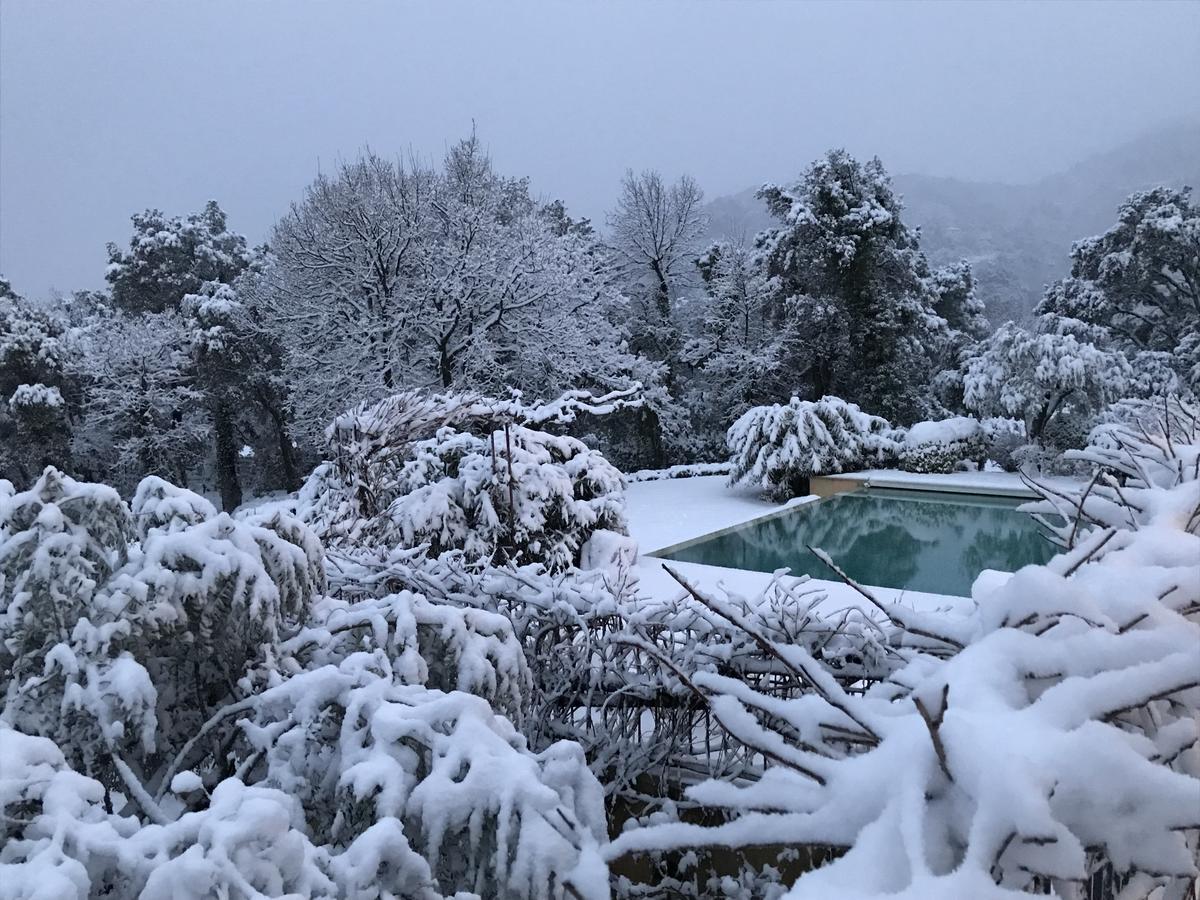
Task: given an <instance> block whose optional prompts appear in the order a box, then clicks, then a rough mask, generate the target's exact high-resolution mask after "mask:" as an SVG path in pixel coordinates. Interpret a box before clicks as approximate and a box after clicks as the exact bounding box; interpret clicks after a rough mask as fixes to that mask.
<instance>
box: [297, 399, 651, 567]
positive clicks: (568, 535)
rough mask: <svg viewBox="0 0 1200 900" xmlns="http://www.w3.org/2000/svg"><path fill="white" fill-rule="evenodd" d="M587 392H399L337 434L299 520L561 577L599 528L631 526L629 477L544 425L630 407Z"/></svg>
mask: <svg viewBox="0 0 1200 900" xmlns="http://www.w3.org/2000/svg"><path fill="white" fill-rule="evenodd" d="M632 395H633V392H631V391H624V392H616V393H613V394H608V395H605V396H604V397H599V398H596V397H592V396H591V395H590V394H587V393H585V392H572V393H570V394H565V395H563V396H562V397H560V398H559V399H558V400H556V401H554V402H552V403H548V404H543V405H539V406H529V405H526V404H523V403H521V402H520V399H519V398H514V399H512V400H489V399H486V398H480V397H477V396H472V395H436V396H426V395H421V394H416V393H409V394H398V395H396V396H394V397H391V398H388V399H387V400H384V401H382V402H381V403H378V404H375V405H373V406H369V407H362V408H357V409H355V410H352V411H351V412H349V413H347V414H346V415H344V416H342V417H339V419H337V420H336V421H335V422H334V423H333V425H332V426H331V427H330V430H329V439H330V451H331V456H332V457H333V462H332V463H327V464H325V465H323V466H321V467H319V468H318V469H317V470H316V471H315V472H314V473H313V475H312V476H311V477H310V479H309V481H308V482H307V483H306V484H305V486H304V487H303V488H302V489H301V491H300V495H299V500H298V508H299V511H300V514H301V516H302V517H303V518H304V519H305V521H306V522H308V523H310V524H311V525H312V526H313V527H314V528H315V529H316V530H317V532H318V533H319V534H321V535H322V536H323V537H324V538H325V539H326V540H327V541H330V542H333V543H345V544H352V543H356V542H357V543H362V542H365V543H368V544H372V545H377V546H385V547H395V546H397V545H400V546H405V547H413V546H418V545H421V544H424V545H427V547H428V548H429V550H430V552H431V553H432V554H434V555H438V554H440V553H442V552H444V551H447V550H451V549H461V550H464V551H465V552H466V553H467V555H468V557H470V558H471V559H473V560H475V561H478V562H481V563H483V562H499V561H504V560H513V561H517V562H520V563H528V562H540V563H544V564H545V565H547V566H548V567H550V568H551V569H554V570H562V569H564V568H566V567H568V566H572V565H575V564H577V563H578V562H579V551H580V548H581V547H582V546H583V544H584V543H585V542H586V541H587V539H588V537H589V536H590V535H591V534H592V533H593V532H594V531H596V530H597V529H604V530H610V531H617V532H620V533H624V532H625V530H626V525H625V517H624V482H623V480H622V478H621V474H620V472H618V471H617V470H616V469H615V468H614V467H613V466H611V465H610V464H609V463H608V462H607V461H606V460H605V459H604V457H603V456H602V455H600V454H599V453H597V452H596V451H594V450H591V449H589V448H588V447H587V446H586V445H585V444H583V443H582V442H581V441H579V440H577V439H575V438H572V437H568V436H563V435H554V434H550V433H548V432H546V431H543V430H540V426H543V425H550V424H552V423H563V424H565V423H569V422H571V421H572V420H573V419H574V417H575V415H576V414H577V413H578V412H588V413H590V414H594V415H599V414H604V413H606V412H610V411H611V410H612V409H615V408H617V407H619V406H622V405H628V404H629V403H633V402H636V401H635V400H631V399H630V398H631V397H632Z"/></svg>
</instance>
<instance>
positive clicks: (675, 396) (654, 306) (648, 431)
mask: <svg viewBox="0 0 1200 900" xmlns="http://www.w3.org/2000/svg"><path fill="white" fill-rule="evenodd" d="M703 200H704V192H703V191H702V190H701V189H700V186H699V185H698V184H697V183H696V181H695V180H694V179H693V178H691V176H689V175H682V176H680V178H679V179H678V180H677V181H675V182H673V183H667V181H666V180H664V178H663V177H662V175H661V174H659V173H658V172H655V171H653V170H649V171H645V172H642V173H640V174H637V173H635V172H633V170H629V171H627V172H626V173H625V177H624V178H623V179H622V180H621V189H620V194H619V195H618V197H617V203H616V206H615V207H614V208H613V210H612V211H611V212H610V213H609V215H608V225H609V231H610V242H611V244H612V247H613V250H614V251H615V253H616V255H617V257H618V259H619V260H620V263H621V269H622V275H623V283H624V285H625V289H626V292H627V293H628V294H629V296H630V299H631V301H632V309H631V314H630V316H629V318H628V321H627V322H626V332H627V333H628V335H629V339H630V346H631V347H632V348H633V350H634V351H635V352H636V353H638V354H639V355H642V356H645V357H646V358H647V359H649V360H650V361H652V362H654V363H657V364H659V365H660V366H661V388H659V389H658V390H655V388H658V387H659V386H658V384H657V383H656V382H657V379H656V380H655V381H651V380H649V379H645V378H643V382H644V383H645V385H646V387H647V389H648V390H647V395H646V397H647V403H646V405H645V406H644V407H643V408H642V409H641V410H640V411H639V422H638V426H639V428H638V431H639V438H640V441H641V442H642V443H643V444H645V445H646V448H647V451H648V458H649V460H650V464H651V465H655V466H662V465H664V464H665V462H666V460H667V456H668V450H669V447H668V445H676V446H678V445H680V444H683V443H685V441H686V439H685V438H684V436H683V434H682V431H683V428H684V427H685V426H684V425H683V419H684V412H683V410H682V408H681V407H680V404H679V397H680V394H681V392H682V385H680V383H679V381H680V375H681V362H682V360H681V358H680V353H681V351H682V350H683V344H684V340H685V336H686V334H687V325H686V323H685V322H683V321H682V319H681V311H680V308H679V307H680V301H681V299H682V295H683V294H685V293H686V291H687V290H688V288H689V287H690V286H691V285H692V283H693V282H694V281H695V274H696V271H695V261H696V257H697V256H698V255H699V251H700V236H701V234H702V233H703V231H704V228H705V226H706V224H707V223H706V220H705V217H704V212H703V209H702V207H701V203H702V202H703Z"/></svg>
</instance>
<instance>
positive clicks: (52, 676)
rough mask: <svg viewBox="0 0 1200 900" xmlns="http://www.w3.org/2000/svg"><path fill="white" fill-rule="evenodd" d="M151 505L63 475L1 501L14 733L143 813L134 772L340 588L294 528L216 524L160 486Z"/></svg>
mask: <svg viewBox="0 0 1200 900" xmlns="http://www.w3.org/2000/svg"><path fill="white" fill-rule="evenodd" d="M135 508H136V509H137V513H138V514H137V516H136V517H135V516H133V515H132V514H131V512H130V510H129V508H128V507H126V505H125V504H124V502H123V501H122V500H121V499H120V497H119V496H118V495H117V493H116V492H115V491H113V490H112V489H111V488H108V487H106V486H104V485H96V484H84V483H80V482H76V481H74V480H73V479H70V478H68V477H67V476H64V475H62V474H61V473H59V472H57V471H56V470H54V469H47V470H46V471H45V472H44V473H43V475H42V477H41V478H40V479H39V480H38V481H37V483H36V484H35V485H34V486H33V487H32V488H31V489H30V490H28V491H25V492H22V493H18V494H14V495H12V496H11V497H8V498H6V499H4V500H2V501H0V647H2V649H0V663H3V669H2V671H0V688H2V689H4V691H5V693H6V695H7V696H6V701H5V709H4V717H5V719H6V720H8V721H9V722H11V723H13V724H15V725H16V726H18V727H20V728H22V729H23V730H25V731H28V732H30V733H34V734H43V735H46V736H49V737H52V738H54V739H55V740H56V741H58V742H59V743H60V745H61V746H63V747H64V748H65V749H67V750H68V751H69V752H68V756H69V758H70V759H71V761H72V764H73V765H77V766H80V767H82V768H83V769H84V770H86V771H87V772H88V773H89V774H92V775H95V776H97V777H100V778H101V779H102V780H104V781H105V783H106V785H107V786H116V785H118V784H119V785H121V789H122V790H123V791H124V792H125V793H126V794H127V796H129V797H130V798H131V799H133V800H135V801H136V800H139V797H138V794H139V790H137V789H134V788H133V787H132V785H133V783H134V782H135V781H136V775H135V772H134V768H136V766H137V765H138V764H141V765H145V766H148V767H153V766H155V765H157V764H158V763H160V762H161V761H162V759H163V755H164V754H167V753H171V752H174V750H176V749H178V747H179V746H180V745H181V744H183V743H184V742H185V741H186V740H187V739H188V737H189V736H190V733H191V730H192V729H194V728H196V727H198V726H199V725H200V723H201V722H203V720H204V719H205V718H206V717H207V715H208V713H209V710H210V708H211V707H213V706H216V705H219V704H220V703H221V702H222V701H223V700H224V699H225V698H226V697H228V695H229V693H230V691H231V690H233V689H234V685H235V682H236V681H237V680H238V679H239V678H240V677H242V676H243V675H245V674H246V673H247V672H248V671H249V670H250V669H251V668H252V667H254V666H255V665H258V664H260V663H262V662H264V661H267V660H270V659H271V658H272V657H273V655H274V653H275V648H276V646H277V645H278V644H279V642H280V640H281V634H282V632H283V631H284V630H285V628H288V627H291V625H290V623H295V622H297V621H300V620H301V619H303V618H304V617H305V616H306V615H307V610H308V606H309V603H310V601H311V598H312V595H313V593H314V592H315V591H317V590H319V589H320V588H321V587H322V586H323V584H324V575H323V572H322V571H321V570H322V568H323V564H322V562H321V557H320V549H319V546H318V547H316V548H315V550H314V548H313V545H312V543H311V541H312V538H311V535H310V536H309V539H308V543H307V551H306V549H305V547H304V546H300V545H304V544H305V543H306V542H305V540H304V539H303V538H302V536H301V532H303V530H304V529H303V526H302V525H300V524H299V523H298V522H295V521H294V520H291V521H289V522H285V521H284V520H283V519H282V518H281V517H280V518H278V519H277V520H276V521H275V522H274V523H273V524H274V525H275V528H276V529H278V530H272V528H271V527H265V525H253V524H249V523H244V522H238V521H235V520H233V519H231V518H229V517H228V516H226V515H224V514H220V515H214V514H213V513H214V511H213V510H212V507H211V505H210V504H208V503H207V502H206V501H204V500H203V499H202V498H200V497H198V496H196V495H194V494H191V493H190V492H188V491H183V490H181V489H178V488H175V487H173V486H171V485H168V484H166V483H165V482H161V481H160V480H159V479H151V480H150V481H149V482H148V483H147V484H144V485H141V486H140V487H139V490H138V492H137V494H136V495H135ZM270 524H272V523H266V525H270ZM135 527H136V529H137V530H138V532H140V533H141V534H142V536H143V540H142V541H141V542H140V543H136V542H133V540H132V539H133V537H134V533H135ZM297 542H298V543H299V544H300V545H298V543H297ZM314 552H315V554H316V558H315V560H314V559H313V558H312V556H311V554H312V553H314ZM210 749H215V748H210Z"/></svg>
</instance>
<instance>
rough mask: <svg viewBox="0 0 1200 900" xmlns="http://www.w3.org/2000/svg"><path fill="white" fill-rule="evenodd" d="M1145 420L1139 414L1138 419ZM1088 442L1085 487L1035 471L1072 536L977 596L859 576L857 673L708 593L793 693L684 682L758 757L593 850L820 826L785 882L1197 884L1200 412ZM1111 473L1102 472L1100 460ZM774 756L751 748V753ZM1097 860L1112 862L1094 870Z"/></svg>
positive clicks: (1154, 890)
mask: <svg viewBox="0 0 1200 900" xmlns="http://www.w3.org/2000/svg"><path fill="white" fill-rule="evenodd" d="M1143 428H1145V430H1146V432H1145V434H1143V433H1142V429H1143ZM1106 441H1107V446H1105V445H1101V444H1097V445H1096V446H1094V447H1092V448H1090V449H1089V450H1087V451H1085V452H1084V453H1083V454H1080V455H1081V456H1083V457H1086V458H1088V459H1090V460H1092V461H1093V462H1096V463H1098V464H1100V466H1101V467H1102V468H1101V470H1100V474H1099V475H1098V476H1097V478H1096V480H1095V481H1094V482H1093V483H1092V484H1090V485H1089V486H1088V487H1086V488H1081V489H1078V490H1075V491H1073V492H1068V493H1062V492H1060V491H1058V490H1057V488H1051V487H1049V486H1045V487H1043V491H1044V496H1045V498H1046V500H1045V509H1046V512H1049V513H1055V514H1057V516H1058V517H1061V519H1065V521H1066V524H1065V525H1064V524H1062V521H1061V519H1059V520H1050V519H1047V520H1046V521H1047V525H1048V526H1049V527H1051V528H1052V529H1053V530H1054V532H1055V534H1056V535H1057V536H1058V538H1059V540H1060V541H1061V543H1062V546H1063V551H1064V552H1063V553H1062V554H1061V555H1059V556H1057V557H1055V558H1054V559H1053V560H1052V561H1051V562H1050V563H1048V564H1047V565H1045V566H1028V567H1026V568H1024V569H1022V570H1020V571H1019V572H1017V573H1016V574H1015V575H1013V576H1012V577H1011V578H1010V579H1009V580H1008V581H1007V582H1006V583H1003V584H1000V585H998V586H996V585H992V586H990V587H986V586H984V587H981V588H980V590H981V592H982V593H981V594H980V595H979V596H976V597H975V598H974V599H975V600H976V604H975V606H974V608H973V609H970V610H968V611H965V612H962V613H922V612H915V611H914V610H912V609H911V608H910V607H908V606H905V605H902V604H899V603H889V602H885V601H883V600H880V599H879V598H876V597H874V596H873V595H871V594H870V592H869V591H867V590H866V589H861V591H862V593H863V595H864V600H865V601H866V602H867V603H868V604H870V607H873V609H874V611H875V613H876V615H877V618H878V627H879V628H880V629H881V630H882V631H883V633H884V634H886V635H887V638H886V646H887V648H888V650H887V652H888V655H889V657H890V658H891V660H892V661H893V664H894V666H895V668H894V670H893V671H892V673H891V674H888V675H887V676H886V677H884V678H883V679H882V680H880V681H878V682H876V683H873V684H868V685H866V690H865V692H861V693H860V691H861V690H862V687H863V686H864V685H863V684H862V683H861V681H860V682H857V683H856V682H854V681H851V680H850V679H846V678H843V677H839V675H838V673H837V672H836V670H835V669H834V668H832V667H831V666H829V665H827V664H825V663H824V662H823V661H822V660H821V659H820V658H819V656H817V654H814V653H812V652H811V651H809V650H808V649H807V648H805V647H804V646H802V645H800V644H798V643H795V642H790V641H781V640H779V639H778V638H775V637H772V636H769V635H766V634H763V633H762V632H761V630H760V629H759V628H758V627H757V626H756V624H755V623H754V621H753V620H751V619H749V618H748V617H747V616H746V614H745V612H744V611H743V609H742V608H741V607H739V606H738V605H736V604H732V603H728V602H723V601H721V600H719V599H717V598H715V597H710V596H707V595H705V594H703V593H701V592H699V591H696V592H694V595H695V596H696V597H697V599H698V601H699V603H700V604H701V605H703V606H704V607H705V608H706V609H707V610H708V611H709V612H710V613H711V614H713V615H717V616H720V617H722V618H724V619H726V620H727V621H728V622H730V623H731V624H734V625H739V626H741V627H742V628H743V630H744V631H746V633H747V634H748V635H749V636H752V637H754V638H755V639H756V642H757V643H758V644H759V646H760V647H762V648H763V649H764V651H766V652H767V653H768V655H770V656H772V657H773V658H774V660H775V662H776V664H777V665H778V670H779V671H780V672H783V673H786V677H787V678H789V679H790V680H791V682H792V685H793V691H794V693H792V694H789V695H784V696H782V697H781V696H779V695H777V694H774V693H771V692H768V691H766V690H764V689H762V688H761V687H759V686H756V685H755V684H753V683H752V682H749V681H748V680H746V679H744V678H734V677H729V676H727V675H726V674H724V673H714V672H706V671H697V672H693V673H686V670H681V675H686V677H687V679H688V684H687V685H686V689H687V690H688V691H690V692H693V693H694V694H698V695H700V696H702V697H703V698H704V700H705V702H706V703H707V704H708V706H709V709H710V711H711V712H712V714H713V715H714V716H715V717H716V718H717V719H718V721H719V722H720V723H721V724H722V725H723V726H724V727H725V728H727V729H728V730H730V731H731V732H732V733H735V734H737V735H738V737H739V738H740V739H741V740H743V741H745V742H746V743H747V744H748V745H750V746H751V747H754V748H758V750H759V752H760V754H761V757H760V761H759V763H758V766H759V768H760V771H759V772H758V773H757V777H755V778H745V777H743V778H740V779H737V780H732V779H731V780H722V781H710V782H707V783H704V784H701V785H699V786H697V787H695V788H693V789H692V790H690V791H689V792H688V796H689V797H690V799H692V800H693V801H695V802H698V803H702V804H704V805H705V806H708V807H710V808H715V809H716V810H720V811H724V813H725V814H726V815H728V816H730V817H731V818H730V820H729V821H728V822H726V823H725V824H720V825H717V826H714V827H705V826H701V825H695V824H682V823H671V824H663V825H658V826H652V827H649V828H644V829H639V830H633V831H629V832H626V833H625V834H623V835H621V836H620V837H619V838H617V839H616V840H615V841H614V842H613V843H612V844H611V845H610V846H609V848H608V849H607V851H606V855H607V857H608V858H609V859H610V860H616V859H618V858H620V857H622V856H624V855H626V854H630V853H644V852H651V851H662V850H667V849H683V848H688V847H709V848H746V847H753V846H760V845H763V844H771V845H780V844H782V845H789V844H790V845H793V846H797V845H813V844H816V845H828V846H834V847H840V848H844V849H845V853H844V854H843V855H842V856H840V857H839V858H838V859H836V860H835V861H833V862H831V863H828V864H826V865H823V866H821V867H820V868H818V869H816V870H815V871H812V872H808V873H806V874H804V875H803V876H801V877H800V878H799V879H798V880H797V881H796V883H795V884H794V885H793V886H792V888H791V891H790V892H789V894H788V895H787V896H788V897H791V898H809V897H811V898H822V900H824V898H829V897H858V898H883V897H905V898H911V900H917V898H928V897H947V898H949V897H955V898H958V897H971V898H974V900H990V898H995V900H1000V898H1005V900H1008V898H1013V897H1034V896H1045V895H1046V893H1047V892H1050V893H1053V894H1054V895H1056V896H1060V897H1074V898H1083V897H1087V896H1088V893H1087V892H1086V890H1087V887H1086V886H1087V884H1088V883H1089V882H1090V880H1092V879H1093V878H1100V877H1102V876H1103V877H1108V876H1115V877H1117V878H1119V879H1120V883H1122V884H1123V885H1124V887H1123V893H1122V894H1121V896H1122V897H1125V896H1129V897H1150V896H1154V897H1172V898H1184V897H1189V896H1193V895H1194V890H1195V885H1196V879H1197V877H1198V876H1200V869H1198V866H1197V859H1198V858H1200V856H1198V852H1200V728H1198V726H1197V722H1198V721H1200V654H1197V652H1196V648H1197V647H1200V513H1198V512H1197V510H1200V477H1198V472H1200V465H1198V462H1200V429H1198V428H1197V418H1196V410H1194V409H1191V408H1189V407H1186V406H1184V405H1182V404H1179V405H1176V406H1175V407H1173V409H1172V414H1171V416H1169V417H1167V421H1164V422H1162V423H1160V424H1159V425H1158V426H1157V427H1154V426H1151V425H1149V424H1147V422H1146V420H1144V419H1143V420H1142V424H1141V427H1125V428H1124V430H1120V429H1119V427H1118V428H1114V429H1113V430H1111V431H1110V432H1109V434H1108V436H1107V438H1106ZM1106 473H1107V474H1106ZM764 762H765V765H764ZM1104 873H1108V875H1105V874H1104Z"/></svg>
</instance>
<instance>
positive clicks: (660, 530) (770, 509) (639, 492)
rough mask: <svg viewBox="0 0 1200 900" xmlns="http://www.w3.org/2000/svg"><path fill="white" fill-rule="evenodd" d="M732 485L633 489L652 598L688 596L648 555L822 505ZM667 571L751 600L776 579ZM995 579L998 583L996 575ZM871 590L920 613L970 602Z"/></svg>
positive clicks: (706, 569) (645, 584)
mask: <svg viewBox="0 0 1200 900" xmlns="http://www.w3.org/2000/svg"><path fill="white" fill-rule="evenodd" d="M943 477H944V476H943ZM727 481H728V479H727V478H726V477H725V476H723V475H706V476H701V477H697V478H673V479H668V480H663V481H639V482H635V483H633V484H630V485H629V486H628V487H627V489H626V509H627V513H628V517H629V533H630V535H631V536H632V537H633V539H634V540H635V541H637V544H638V550H639V552H640V553H641V556H639V557H638V562H637V575H638V578H639V580H640V583H641V587H642V590H643V591H644V592H645V593H646V594H649V595H650V596H655V597H664V596H669V595H674V594H677V593H680V592H681V591H682V589H681V588H680V587H679V585H678V583H677V582H676V581H675V580H674V579H673V578H672V577H671V576H670V575H669V574H668V573H667V571H666V570H665V569H664V568H663V563H664V561H663V560H661V559H657V558H655V557H653V556H648V555H647V554H649V553H654V552H656V551H659V550H663V549H665V548H667V547H672V546H674V545H676V544H681V543H683V542H685V541H689V540H692V539H693V538H698V537H701V536H703V535H706V534H711V533H713V532H715V531H721V530H722V529H725V528H731V527H734V526H737V525H741V524H744V523H746V522H749V521H751V520H752V519H758V518H761V517H762V516H768V515H772V514H774V513H778V512H779V511H781V510H783V509H784V508H786V506H790V505H798V504H801V503H808V502H814V501H816V500H817V498H816V497H815V496H809V497H800V498H796V499H794V500H792V501H790V502H789V503H788V504H785V505H780V504H778V503H772V502H770V501H769V500H765V499H763V498H762V497H761V496H760V495H759V493H758V491H756V490H754V489H752V488H744V487H736V488H731V487H729V486H728V485H727ZM667 565H669V566H670V567H671V568H673V569H675V570H676V571H678V572H679V573H680V574H681V575H683V576H684V577H685V578H687V579H688V580H689V581H691V582H692V583H693V584H695V585H696V586H697V587H699V588H707V589H709V590H713V589H727V590H730V591H733V592H735V593H739V594H743V595H748V596H753V595H755V594H758V593H760V592H761V591H763V590H764V589H765V588H766V587H767V586H768V585H769V584H770V583H771V579H772V578H773V577H775V576H774V575H772V574H771V573H769V572H751V571H747V570H744V569H727V568H724V567H721V566H706V565H701V564H700V563H692V562H677V561H675V560H670V561H667ZM989 575H990V573H989ZM990 577H992V579H993V580H994V575H990ZM812 584H813V585H815V586H820V587H821V588H823V589H824V590H825V592H826V593H827V594H828V597H829V601H828V602H829V604H830V606H831V608H844V607H847V606H857V607H860V608H864V607H865V608H869V604H867V602H866V600H864V599H863V597H862V596H860V595H859V594H858V593H857V592H856V591H854V590H853V589H852V588H850V587H848V586H847V585H845V584H842V583H841V582H833V581H817V580H814V581H813V582H812ZM871 590H872V592H873V593H874V594H875V595H876V596H877V597H879V599H881V600H883V601H885V602H886V601H889V600H900V601H901V602H904V603H907V604H909V605H911V606H913V607H916V608H920V609H935V608H946V607H952V606H962V605H964V604H965V603H966V602H968V601H964V600H963V598H961V597H948V596H945V595H942V594H924V593H920V592H916V591H901V590H896V589H894V588H881V587H873V588H871Z"/></svg>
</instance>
